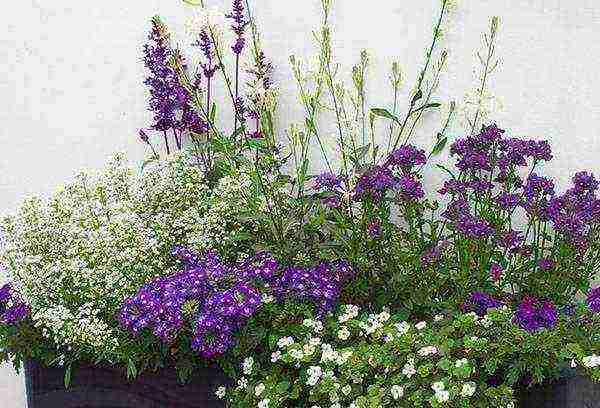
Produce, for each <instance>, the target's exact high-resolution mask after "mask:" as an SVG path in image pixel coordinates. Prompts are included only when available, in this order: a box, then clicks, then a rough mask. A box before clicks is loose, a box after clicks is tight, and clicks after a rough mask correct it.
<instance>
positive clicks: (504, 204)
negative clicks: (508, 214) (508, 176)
mask: <svg viewBox="0 0 600 408" xmlns="http://www.w3.org/2000/svg"><path fill="white" fill-rule="evenodd" d="M495 200H496V202H497V203H498V205H499V206H500V208H502V209H503V210H506V211H512V210H514V209H515V208H516V207H517V206H518V205H519V204H520V203H521V196H520V195H518V194H510V193H507V192H502V193H500V194H498V196H497V197H496V198H495Z"/></svg>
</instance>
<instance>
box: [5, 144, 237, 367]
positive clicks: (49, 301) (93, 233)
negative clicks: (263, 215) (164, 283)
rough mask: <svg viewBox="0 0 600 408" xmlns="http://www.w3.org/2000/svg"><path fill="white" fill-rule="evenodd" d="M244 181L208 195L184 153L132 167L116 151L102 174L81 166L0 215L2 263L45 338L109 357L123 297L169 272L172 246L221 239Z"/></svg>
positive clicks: (201, 245) (222, 186)
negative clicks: (45, 192) (42, 194)
mask: <svg viewBox="0 0 600 408" xmlns="http://www.w3.org/2000/svg"><path fill="white" fill-rule="evenodd" d="M246 186H247V182H246V180H245V179H244V178H240V179H236V180H234V179H228V178H226V179H224V180H223V181H222V182H221V183H219V184H218V185H217V187H216V189H215V190H214V191H213V192H211V191H210V190H209V189H208V187H207V186H206V185H205V184H204V182H203V175H202V174H201V172H200V171H199V170H198V169H197V168H196V167H194V166H190V165H189V164H188V163H186V159H185V157H183V156H180V155H172V156H169V157H168V158H167V159H164V160H161V161H156V162H153V163H150V164H149V165H148V166H146V168H145V169H144V170H143V171H142V172H136V171H134V170H133V169H132V168H131V167H129V166H128V165H127V161H126V158H125V157H124V155H122V154H118V155H116V156H115V157H114V158H113V159H111V160H110V161H109V163H108V165H107V166H106V168H105V169H104V170H103V171H101V172H98V173H92V172H82V173H81V174H79V175H78V176H77V177H76V178H75V179H74V180H73V181H72V182H70V183H69V184H68V185H66V186H64V187H62V188H60V189H59V190H58V191H57V192H55V193H54V194H53V195H52V196H51V197H50V198H48V199H41V198H38V197H33V198H29V199H27V200H26V201H25V202H24V203H23V205H22V206H21V208H20V209H19V211H18V212H17V214H16V215H10V216H5V217H3V218H2V219H1V220H0V228H1V229H2V231H3V233H4V235H5V242H4V244H3V246H2V247H1V248H0V263H3V264H5V265H6V266H7V269H8V271H7V273H8V279H9V280H10V281H11V282H12V283H13V284H14V286H15V287H16V288H17V290H18V291H19V292H20V294H21V296H22V297H23V298H24V300H25V301H26V302H27V303H28V304H29V306H30V307H31V311H32V317H33V319H34V323H35V324H36V326H38V327H39V328H40V329H41V330H42V331H43V332H44V333H45V335H46V336H47V337H48V338H51V339H53V340H54V341H55V342H56V344H57V345H59V346H66V347H73V346H78V347H84V348H86V347H87V348H88V349H91V350H93V351H94V352H95V353H97V354H102V355H105V356H107V358H110V357H108V356H110V354H111V353H113V352H114V351H115V349H116V347H117V346H118V339H117V330H115V329H116V328H115V327H114V324H115V323H114V321H115V316H116V311H117V310H118V308H119V306H120V305H121V303H122V301H123V300H124V299H125V298H126V297H127V296H130V295H131V294H133V293H135V291H136V290H137V289H138V288H139V287H140V286H141V285H142V284H143V283H145V282H147V281H148V280H150V279H151V278H153V277H155V276H157V275H160V274H166V273H169V272H171V271H172V268H173V267H174V266H175V265H174V263H173V260H172V256H171V255H170V252H171V249H172V247H173V246H174V245H190V244H192V245H191V246H192V248H195V249H199V250H202V249H205V248H207V247H209V246H211V245H213V244H215V243H216V244H219V245H221V244H223V243H226V242H227V236H228V234H229V233H230V232H229V231H228V230H227V227H228V225H230V223H229V222H227V220H229V219H232V218H233V217H232V216H233V214H234V209H235V208H236V206H238V208H239V202H240V200H241V198H240V197H239V190H240V189H241V188H245V187H246ZM190 237H191V239H190ZM190 241H192V242H190Z"/></svg>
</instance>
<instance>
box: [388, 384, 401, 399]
mask: <svg viewBox="0 0 600 408" xmlns="http://www.w3.org/2000/svg"><path fill="white" fill-rule="evenodd" d="M390 393H391V394H392V398H393V399H395V400H397V399H400V398H402V397H403V396H404V387H402V386H401V385H392V388H391V389H390Z"/></svg>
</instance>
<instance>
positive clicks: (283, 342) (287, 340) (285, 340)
mask: <svg viewBox="0 0 600 408" xmlns="http://www.w3.org/2000/svg"><path fill="white" fill-rule="evenodd" d="M292 344H294V339H293V338H291V337H282V338H280V339H279V340H278V341H277V345H278V346H279V348H284V347H287V346H291V345H292Z"/></svg>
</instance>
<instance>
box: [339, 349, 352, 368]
mask: <svg viewBox="0 0 600 408" xmlns="http://www.w3.org/2000/svg"><path fill="white" fill-rule="evenodd" d="M350 357H352V352H351V351H342V352H341V353H338V356H337V358H336V359H335V362H336V364H337V365H344V364H346V363H347V362H348V360H349V359H350Z"/></svg>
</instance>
